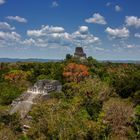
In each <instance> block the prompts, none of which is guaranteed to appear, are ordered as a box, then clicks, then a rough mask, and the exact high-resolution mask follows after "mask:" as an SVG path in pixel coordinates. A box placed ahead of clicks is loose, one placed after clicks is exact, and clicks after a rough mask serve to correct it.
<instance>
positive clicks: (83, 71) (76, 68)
mask: <svg viewBox="0 0 140 140" xmlns="http://www.w3.org/2000/svg"><path fill="white" fill-rule="evenodd" d="M88 75H89V72H88V67H87V66H85V65H82V64H76V63H69V64H68V65H67V66H66V67H65V68H64V72H63V76H64V77H65V78H66V79H67V80H68V81H71V82H77V83H78V82H80V81H81V80H83V79H84V78H85V77H87V76H88Z"/></svg>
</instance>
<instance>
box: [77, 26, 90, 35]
mask: <svg viewBox="0 0 140 140" xmlns="http://www.w3.org/2000/svg"><path fill="white" fill-rule="evenodd" d="M79 32H80V33H81V34H87V33H88V27H87V26H80V27H79Z"/></svg>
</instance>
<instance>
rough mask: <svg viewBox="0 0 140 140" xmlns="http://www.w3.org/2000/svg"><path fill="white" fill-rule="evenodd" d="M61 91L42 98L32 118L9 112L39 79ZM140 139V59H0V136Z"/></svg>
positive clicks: (15, 139)
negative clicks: (139, 61)
mask: <svg viewBox="0 0 140 140" xmlns="http://www.w3.org/2000/svg"><path fill="white" fill-rule="evenodd" d="M41 79H53V80H59V81H60V82H61V83H62V85H63V88H62V92H60V93H57V92H53V93H50V94H49V95H48V98H47V99H46V98H45V99H42V100H41V101H38V103H37V104H35V105H34V106H33V108H32V110H31V111H30V112H29V114H28V115H29V116H32V119H31V120H30V121H29V122H28V123H29V126H30V128H29V130H28V131H27V132H26V134H25V133H23V132H22V127H23V124H24V123H26V122H27V121H28V120H27V119H20V116H19V115H18V114H13V115H9V113H8V110H9V108H10V104H11V103H12V101H13V100H15V99H16V98H17V97H19V96H20V95H21V94H22V93H23V92H24V91H26V90H27V88H28V87H29V86H31V85H33V84H34V83H35V82H36V81H37V80H41ZM5 139H6V140H139V139H140V65H139V64H119V63H109V62H104V63H103V62H102V63H101V62H98V61H96V60H95V59H93V58H92V57H89V58H87V60H86V61H82V62H81V61H80V60H78V59H74V58H73V57H72V56H71V55H67V56H66V60H64V61H62V62H48V63H38V62H27V63H23V62H17V63H0V140H5Z"/></svg>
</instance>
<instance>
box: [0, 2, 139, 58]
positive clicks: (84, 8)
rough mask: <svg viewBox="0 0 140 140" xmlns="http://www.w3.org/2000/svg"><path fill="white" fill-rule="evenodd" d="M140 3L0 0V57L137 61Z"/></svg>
mask: <svg viewBox="0 0 140 140" xmlns="http://www.w3.org/2000/svg"><path fill="white" fill-rule="evenodd" d="M139 6H140V0H0V58H44V59H64V58H65V56H66V54H68V53H70V54H73V53H74V51H75V47H83V49H84V51H85V53H86V54H87V56H92V57H93V58H95V59H97V60H140V8H139Z"/></svg>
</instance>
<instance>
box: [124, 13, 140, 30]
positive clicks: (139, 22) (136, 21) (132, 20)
mask: <svg viewBox="0 0 140 140" xmlns="http://www.w3.org/2000/svg"><path fill="white" fill-rule="evenodd" d="M125 23H126V25H127V26H134V27H136V28H138V27H140V18H138V17H136V16H126V17H125Z"/></svg>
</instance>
